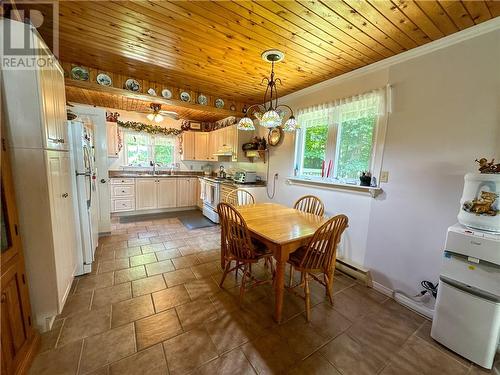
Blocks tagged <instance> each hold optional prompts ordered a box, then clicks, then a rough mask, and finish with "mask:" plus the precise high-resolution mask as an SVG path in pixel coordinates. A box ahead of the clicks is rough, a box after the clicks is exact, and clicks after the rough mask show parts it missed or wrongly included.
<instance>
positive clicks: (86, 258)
mask: <svg viewBox="0 0 500 375" xmlns="http://www.w3.org/2000/svg"><path fill="white" fill-rule="evenodd" d="M69 130H70V140H71V156H72V169H73V170H72V172H73V176H74V179H73V190H74V196H75V197H76V199H75V200H74V202H75V206H76V207H75V208H76V209H75V211H76V212H77V218H76V221H77V226H78V229H79V231H78V233H79V236H80V238H79V241H78V246H77V249H76V251H77V260H78V261H77V269H76V275H83V274H86V273H89V272H91V267H92V262H93V260H94V254H95V250H96V248H97V245H98V238H99V232H98V220H99V206H98V204H99V199H98V194H97V183H96V180H97V171H96V167H95V156H94V126H93V124H92V122H91V121H90V120H88V119H85V118H82V119H76V120H74V121H70V122H69Z"/></svg>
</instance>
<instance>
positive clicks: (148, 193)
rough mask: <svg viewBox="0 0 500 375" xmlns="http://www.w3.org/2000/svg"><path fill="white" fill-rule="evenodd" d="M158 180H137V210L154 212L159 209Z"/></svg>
mask: <svg viewBox="0 0 500 375" xmlns="http://www.w3.org/2000/svg"><path fill="white" fill-rule="evenodd" d="M156 181H157V180H156V179H154V178H137V179H136V180H135V209H136V210H152V209H155V208H157V207H158V196H157V191H156V185H157V182H156Z"/></svg>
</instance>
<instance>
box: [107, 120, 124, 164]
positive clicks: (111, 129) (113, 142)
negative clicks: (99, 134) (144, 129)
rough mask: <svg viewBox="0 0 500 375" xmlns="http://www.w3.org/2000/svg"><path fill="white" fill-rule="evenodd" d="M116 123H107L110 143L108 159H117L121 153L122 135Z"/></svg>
mask: <svg viewBox="0 0 500 375" xmlns="http://www.w3.org/2000/svg"><path fill="white" fill-rule="evenodd" d="M118 131H119V130H118V124H117V123H116V122H106V140H107V143H108V157H110V158H117V157H118V153H119V152H120V148H121V147H120V135H119V133H118Z"/></svg>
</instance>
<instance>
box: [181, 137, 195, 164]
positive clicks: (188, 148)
mask: <svg viewBox="0 0 500 375" xmlns="http://www.w3.org/2000/svg"><path fill="white" fill-rule="evenodd" d="M194 134H195V133H194V132H189V131H188V132H183V133H182V155H181V159H182V160H195V155H194V149H195V146H194Z"/></svg>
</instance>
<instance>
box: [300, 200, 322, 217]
mask: <svg viewBox="0 0 500 375" xmlns="http://www.w3.org/2000/svg"><path fill="white" fill-rule="evenodd" d="M293 208H295V209H296V210H299V211H303V212H307V213H310V214H314V215H318V216H323V214H324V213H325V206H324V204H323V202H321V199H319V198H318V197H316V196H314V195H304V196H303V197H301V198H299V199H298V200H297V202H295V204H294V205H293Z"/></svg>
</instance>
